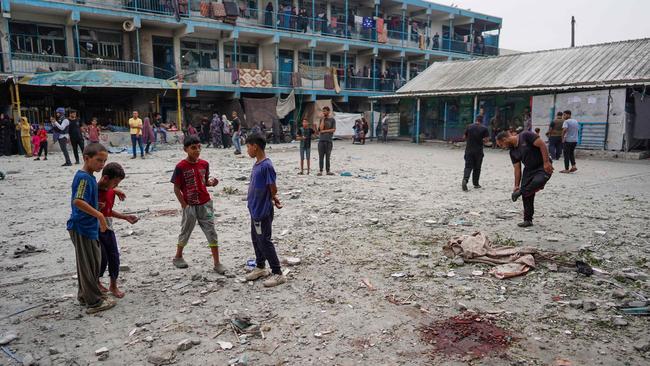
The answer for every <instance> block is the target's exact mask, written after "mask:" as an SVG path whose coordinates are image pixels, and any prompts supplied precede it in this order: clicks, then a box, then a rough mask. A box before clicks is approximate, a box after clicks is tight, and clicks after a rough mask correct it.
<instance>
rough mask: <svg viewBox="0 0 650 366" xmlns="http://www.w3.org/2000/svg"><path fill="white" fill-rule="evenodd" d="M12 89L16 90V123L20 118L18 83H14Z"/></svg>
mask: <svg viewBox="0 0 650 366" xmlns="http://www.w3.org/2000/svg"><path fill="white" fill-rule="evenodd" d="M14 88H15V89H16V111H17V113H18V121H20V118H21V117H22V114H21V111H20V90H19V88H18V83H16V82H15V81H14Z"/></svg>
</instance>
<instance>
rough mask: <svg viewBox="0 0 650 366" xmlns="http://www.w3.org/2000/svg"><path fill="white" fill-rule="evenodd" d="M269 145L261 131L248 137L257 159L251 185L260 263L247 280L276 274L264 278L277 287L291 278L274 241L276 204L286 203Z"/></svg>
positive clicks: (249, 148)
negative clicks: (267, 155)
mask: <svg viewBox="0 0 650 366" xmlns="http://www.w3.org/2000/svg"><path fill="white" fill-rule="evenodd" d="M265 147H266V140H265V139H264V137H262V136H260V135H251V136H249V137H248V138H246V148H247V152H248V156H250V157H251V158H255V159H256V161H255V165H253V170H252V171H251V179H250V185H249V186H248V211H249V212H250V214H251V239H252V241H253V249H254V250H255V261H256V263H257V266H256V268H255V269H254V270H253V271H251V272H250V273H249V274H248V275H246V280H247V281H255V280H257V279H258V278H263V277H268V276H269V275H271V274H272V276H271V277H270V278H268V279H267V280H266V281H264V286H265V287H275V286H278V285H281V284H283V283H285V282H287V279H286V278H285V277H284V275H283V274H282V268H280V260H279V259H278V255H277V253H276V252H275V246H274V245H273V242H272V241H271V229H272V224H273V206H275V207H277V208H278V209H280V208H282V204H281V203H280V199H279V198H278V188H277V187H276V186H275V169H274V168H273V163H271V159H269V158H267V157H266V153H265V152H264V148H265ZM266 261H268V262H269V266H270V267H271V273H269V271H268V270H267V269H266V268H265V267H266V263H265V262H266Z"/></svg>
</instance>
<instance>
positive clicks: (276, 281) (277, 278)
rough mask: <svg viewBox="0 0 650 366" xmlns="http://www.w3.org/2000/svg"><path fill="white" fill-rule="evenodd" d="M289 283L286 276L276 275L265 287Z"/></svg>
mask: <svg viewBox="0 0 650 366" xmlns="http://www.w3.org/2000/svg"><path fill="white" fill-rule="evenodd" d="M285 282H287V278H286V277H284V275H279V274H274V275H273V276H271V278H269V279H268V280H266V281H264V287H275V286H278V285H281V284H283V283H285Z"/></svg>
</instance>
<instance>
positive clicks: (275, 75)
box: [183, 68, 404, 92]
mask: <svg viewBox="0 0 650 366" xmlns="http://www.w3.org/2000/svg"><path fill="white" fill-rule="evenodd" d="M258 71H262V70H258ZM264 73H265V75H268V76H269V77H270V78H269V80H267V81H264V82H262V83H260V82H259V80H258V81H257V82H255V83H248V82H247V81H246V78H245V77H244V76H243V73H242V72H241V70H240V72H239V73H237V72H236V69H232V68H228V69H184V70H183V74H184V77H183V81H184V82H185V83H187V84H196V85H212V86H230V87H232V86H238V87H242V88H265V87H282V88H303V89H311V90H335V85H334V80H333V78H332V79H329V77H328V78H327V79H328V80H326V74H323V73H313V74H304V73H301V74H297V73H294V72H285V71H279V72H278V71H270V70H266V71H265V72H264ZM267 78H268V77H267ZM297 79H299V80H297ZM403 84H404V82H403V81H399V80H395V79H389V78H370V77H356V76H355V77H353V76H347V75H345V76H342V77H338V86H339V87H340V88H341V90H355V91H377V92H393V91H395V90H397V89H399V88H400V87H401V86H402V85H403Z"/></svg>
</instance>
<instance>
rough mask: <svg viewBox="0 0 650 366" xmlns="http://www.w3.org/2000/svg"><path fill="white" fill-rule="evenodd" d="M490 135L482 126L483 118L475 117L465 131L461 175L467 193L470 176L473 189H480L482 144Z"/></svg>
mask: <svg viewBox="0 0 650 366" xmlns="http://www.w3.org/2000/svg"><path fill="white" fill-rule="evenodd" d="M489 138H490V133H489V131H488V129H487V127H485V126H483V117H482V116H477V117H476V122H474V123H473V124H471V125H469V126H467V129H465V171H464V173H463V183H462V188H463V191H467V182H469V176H470V174H471V175H472V183H473V184H474V188H477V189H478V188H481V185H480V184H479V178H480V177H481V165H483V144H485V143H486V142H488V140H489Z"/></svg>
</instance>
